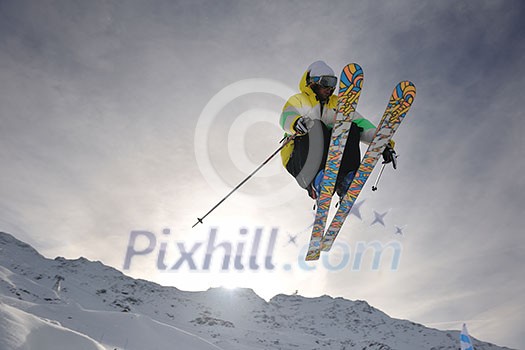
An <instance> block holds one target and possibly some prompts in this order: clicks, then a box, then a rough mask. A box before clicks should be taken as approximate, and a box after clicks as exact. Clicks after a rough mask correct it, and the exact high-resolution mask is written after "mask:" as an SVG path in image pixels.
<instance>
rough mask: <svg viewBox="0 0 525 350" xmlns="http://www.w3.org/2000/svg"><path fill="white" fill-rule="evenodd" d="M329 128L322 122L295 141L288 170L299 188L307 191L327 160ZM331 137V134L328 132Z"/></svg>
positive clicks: (315, 123)
mask: <svg viewBox="0 0 525 350" xmlns="http://www.w3.org/2000/svg"><path fill="white" fill-rule="evenodd" d="M326 134H327V128H326V126H325V125H324V124H323V123H322V122H321V121H320V120H314V126H313V127H312V129H311V130H310V131H309V132H308V134H306V135H304V136H298V137H296V138H295V139H294V141H293V142H294V149H293V151H292V154H291V156H290V159H289V161H288V163H287V164H286V170H287V171H288V172H289V173H290V174H291V175H292V176H293V177H294V178H295V179H296V181H297V183H299V186H301V187H302V188H305V189H307V188H308V186H309V185H310V184H311V183H312V181H313V180H314V178H315V176H316V175H317V173H318V172H319V169H322V168H323V167H324V162H325V159H326V151H327V147H326V146H325V145H326V144H327V139H328V142H329V140H330V139H329V137H328V138H327V137H326ZM328 135H329V132H328Z"/></svg>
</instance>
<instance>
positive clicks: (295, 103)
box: [280, 71, 376, 167]
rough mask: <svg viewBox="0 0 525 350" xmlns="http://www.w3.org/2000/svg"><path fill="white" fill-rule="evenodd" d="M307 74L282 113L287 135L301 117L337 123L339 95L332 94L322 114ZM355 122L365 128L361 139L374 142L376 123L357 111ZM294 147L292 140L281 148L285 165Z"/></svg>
mask: <svg viewBox="0 0 525 350" xmlns="http://www.w3.org/2000/svg"><path fill="white" fill-rule="evenodd" d="M307 74H308V71H306V72H304V74H303V76H302V78H301V81H300V82H299V90H300V91H301V92H300V93H298V94H295V95H293V96H292V97H290V98H289V99H288V101H287V102H286V104H285V105H284V107H283V111H282V113H281V118H280V125H281V127H282V128H283V130H284V131H285V133H286V134H287V135H292V134H294V133H295V132H294V130H293V127H294V124H295V122H296V121H297V120H298V119H299V118H301V117H309V118H311V119H320V120H321V121H322V122H323V123H324V124H325V125H326V126H327V127H328V128H329V129H331V128H333V126H334V123H335V118H336V108H337V96H336V95H332V96H330V98H329V99H328V102H327V103H326V104H325V105H324V106H323V110H322V114H321V104H320V103H319V101H318V100H317V97H316V95H315V93H314V91H313V90H312V89H311V88H310V87H309V86H308V85H307V83H306V76H307ZM353 122H354V123H356V124H357V125H358V126H359V127H361V128H362V129H363V132H361V141H362V142H365V143H370V142H372V138H373V136H374V133H375V129H376V127H375V126H374V124H372V123H371V122H370V121H368V120H367V119H365V118H364V117H363V116H362V115H361V114H359V113H358V112H357V111H356V116H355V118H354V120H353ZM293 148H294V143H293V141H291V142H290V143H288V144H287V145H286V146H285V147H284V148H283V149H282V150H281V159H282V162H283V165H284V166H285V167H286V164H288V161H289V160H290V156H291V155H292V151H293Z"/></svg>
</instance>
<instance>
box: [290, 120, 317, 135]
mask: <svg viewBox="0 0 525 350" xmlns="http://www.w3.org/2000/svg"><path fill="white" fill-rule="evenodd" d="M313 126H314V121H313V120H312V118H309V117H300V118H299V119H297V121H296V122H295V123H294V125H293V130H294V131H295V132H296V133H297V134H299V135H305V134H308V131H310V129H311V128H313Z"/></svg>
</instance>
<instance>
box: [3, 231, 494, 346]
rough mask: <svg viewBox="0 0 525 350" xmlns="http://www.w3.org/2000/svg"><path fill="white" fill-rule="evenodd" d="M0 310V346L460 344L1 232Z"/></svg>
mask: <svg viewBox="0 0 525 350" xmlns="http://www.w3.org/2000/svg"><path fill="white" fill-rule="evenodd" d="M57 281H59V282H60V283H59V285H58V284H57ZM0 314H1V315H0V316H1V317H2V321H1V322H2V323H0V325H1V330H0V349H1V350H4V349H5V350H10V349H39V350H47V349H58V348H60V346H62V347H67V348H75V349H104V348H105V349H111V350H113V349H127V350H128V349H131V350H133V349H137V350H143V349H191V350H207V349H224V350H230V349H232V350H233V349H247V350H251V349H347V350H351V349H360V350H361V349H369V350H372V349H376V350H379V349H381V350H388V349H399V350H412V349H414V350H415V349H418V350H419V349H433V350H437V349H450V350H453V349H454V350H456V349H458V347H459V332H458V331H449V332H444V331H438V330H435V329H429V328H426V327H424V326H422V325H418V324H415V323H412V322H409V321H406V320H397V319H393V318H390V317H389V316H388V315H386V314H384V313H383V312H381V311H379V310H377V309H375V308H373V307H371V306H370V305H368V304H367V303H366V302H364V301H350V300H345V299H342V298H332V297H329V296H322V297H318V298H305V297H302V296H298V295H294V296H286V295H278V296H275V297H274V298H273V299H272V300H270V302H266V301H265V300H263V299H262V298H260V297H259V296H257V295H256V294H255V293H254V292H253V291H252V290H249V289H237V290H226V289H220V288H219V289H210V290H208V291H205V292H185V291H181V290H178V289H176V288H173V287H162V286H160V285H158V284H155V283H152V282H148V281H144V280H136V279H132V278H130V277H127V276H125V275H123V274H122V273H121V272H119V271H117V270H115V269H113V268H110V267H107V266H104V265H103V264H101V263H99V262H90V261H88V260H86V259H83V258H80V259H77V260H66V259H63V258H56V259H54V260H50V259H46V258H44V257H42V256H41V255H40V254H39V253H38V252H37V251H36V250H34V249H33V248H32V247H30V246H29V245H27V244H25V243H23V242H20V241H18V240H16V239H15V238H14V237H12V236H11V235H8V234H5V233H0ZM45 340H52V341H53V342H56V344H54V345H49V346H48V345H45V344H46V343H45ZM35 344H38V346H35ZM44 345H45V346H44ZM474 345H475V348H476V349H478V350H495V349H504V348H502V347H498V346H495V345H491V344H488V343H483V342H480V341H477V340H474Z"/></svg>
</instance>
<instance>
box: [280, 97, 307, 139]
mask: <svg viewBox="0 0 525 350" xmlns="http://www.w3.org/2000/svg"><path fill="white" fill-rule="evenodd" d="M301 107H302V103H301V99H300V98H299V97H298V96H297V95H294V96H292V97H290V98H289V99H288V101H287V102H286V104H285V105H284V107H283V111H282V113H281V119H280V125H281V127H282V128H283V130H284V131H285V132H286V133H287V134H290V135H291V134H294V133H295V131H294V130H293V125H294V124H295V122H296V121H297V119H299V118H301V112H300V111H299V110H300V109H301Z"/></svg>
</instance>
